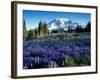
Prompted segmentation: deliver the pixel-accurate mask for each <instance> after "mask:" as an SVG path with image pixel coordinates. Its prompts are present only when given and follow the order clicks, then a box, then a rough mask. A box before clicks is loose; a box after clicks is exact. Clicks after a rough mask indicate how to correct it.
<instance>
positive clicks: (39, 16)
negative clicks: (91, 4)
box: [23, 10, 91, 30]
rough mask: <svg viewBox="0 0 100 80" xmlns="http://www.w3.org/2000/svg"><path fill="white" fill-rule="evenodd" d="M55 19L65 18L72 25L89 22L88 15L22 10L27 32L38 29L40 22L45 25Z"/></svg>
mask: <svg viewBox="0 0 100 80" xmlns="http://www.w3.org/2000/svg"><path fill="white" fill-rule="evenodd" d="M56 18H67V19H69V20H71V21H72V23H78V24H81V25H85V24H87V23H88V22H89V21H91V14H90V13H78V12H77V13H76V12H52V11H34V10H23V20H25V22H26V28H27V30H30V29H34V28H36V27H38V24H39V22H40V21H41V20H42V21H44V22H46V23H49V22H51V21H52V20H54V19H56Z"/></svg>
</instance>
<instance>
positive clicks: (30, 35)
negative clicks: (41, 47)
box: [27, 30, 37, 40]
mask: <svg viewBox="0 0 100 80" xmlns="http://www.w3.org/2000/svg"><path fill="white" fill-rule="evenodd" d="M36 38H37V30H30V31H28V36H27V40H33V39H36Z"/></svg>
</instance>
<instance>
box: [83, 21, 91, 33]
mask: <svg viewBox="0 0 100 80" xmlns="http://www.w3.org/2000/svg"><path fill="white" fill-rule="evenodd" d="M84 31H85V32H90V31H91V23H90V22H88V23H87V25H86V27H85V29H84Z"/></svg>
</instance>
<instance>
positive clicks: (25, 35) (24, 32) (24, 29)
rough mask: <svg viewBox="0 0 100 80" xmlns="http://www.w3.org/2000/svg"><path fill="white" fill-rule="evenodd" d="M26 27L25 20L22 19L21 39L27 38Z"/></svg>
mask: <svg viewBox="0 0 100 80" xmlns="http://www.w3.org/2000/svg"><path fill="white" fill-rule="evenodd" d="M27 35H28V34H27V29H26V22H25V20H24V21H23V40H26V38H27Z"/></svg>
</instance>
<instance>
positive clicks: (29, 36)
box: [23, 20, 91, 41]
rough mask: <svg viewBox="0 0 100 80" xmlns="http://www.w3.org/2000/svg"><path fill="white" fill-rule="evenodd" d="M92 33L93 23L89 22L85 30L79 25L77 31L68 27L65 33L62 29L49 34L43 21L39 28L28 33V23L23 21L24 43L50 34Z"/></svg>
mask: <svg viewBox="0 0 100 80" xmlns="http://www.w3.org/2000/svg"><path fill="white" fill-rule="evenodd" d="M90 31H91V23H90V22H88V23H87V25H86V27H85V28H83V27H82V26H81V25H77V27H76V28H75V29H72V27H71V26H68V30H67V31H64V29H60V30H52V31H51V32H49V30H48V27H47V23H46V22H42V21H40V22H39V25H38V28H35V29H31V30H29V31H27V29H26V22H25V20H24V21H23V40H24V41H25V40H33V39H36V38H40V37H43V36H47V35H48V34H57V33H71V32H76V33H80V32H90Z"/></svg>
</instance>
